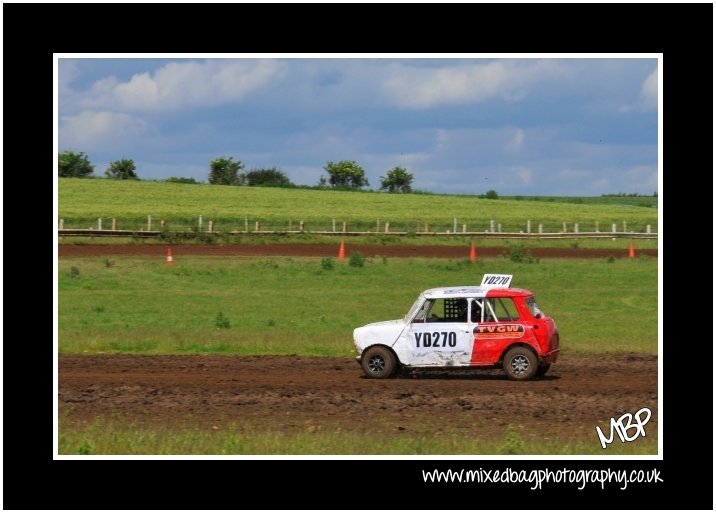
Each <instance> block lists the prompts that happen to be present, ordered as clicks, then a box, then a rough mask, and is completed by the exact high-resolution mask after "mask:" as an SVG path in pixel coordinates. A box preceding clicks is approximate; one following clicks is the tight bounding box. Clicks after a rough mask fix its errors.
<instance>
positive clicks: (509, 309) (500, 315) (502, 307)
mask: <svg viewBox="0 0 716 513" xmlns="http://www.w3.org/2000/svg"><path fill="white" fill-rule="evenodd" d="M490 303H491V306H492V309H493V310H494V313H495V319H494V320H495V321H497V322H504V321H516V320H518V319H519V318H520V314H519V313H518V312H517V307H516V306H515V302H514V301H513V300H512V298H509V297H500V298H495V299H491V300H490Z"/></svg>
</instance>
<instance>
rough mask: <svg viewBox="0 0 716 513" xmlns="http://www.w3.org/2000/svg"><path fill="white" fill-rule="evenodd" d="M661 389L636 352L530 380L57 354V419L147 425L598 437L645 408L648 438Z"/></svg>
mask: <svg viewBox="0 0 716 513" xmlns="http://www.w3.org/2000/svg"><path fill="white" fill-rule="evenodd" d="M657 390H658V389H657V357H656V356H645V355H636V354H625V355H601V356H594V357H576V356H569V357H567V356H563V357H561V358H560V360H559V361H558V362H557V363H556V364H554V365H553V366H552V369H551V370H550V371H549V372H548V373H547V375H546V376H545V377H543V378H541V379H539V380H535V381H529V382H515V381H509V380H507V379H506V378H505V377H504V375H503V374H502V373H501V372H500V371H497V370H482V371H453V372H445V371H423V372H417V373H415V372H414V373H412V374H408V375H405V376H404V377H399V378H394V379H388V380H373V379H366V378H364V377H363V374H362V371H361V369H360V367H359V366H358V364H357V363H356V362H355V361H354V360H352V359H350V358H332V357H298V356H248V357H247V356H129V355H91V356H90V355H60V357H59V409H60V416H61V418H62V419H63V425H65V426H69V425H73V424H75V425H80V424H84V423H85V422H88V421H92V420H93V419H95V418H97V417H101V418H104V419H113V418H114V419H125V420H130V421H132V422H133V423H135V424H136V425H137V426H146V427H191V428H199V429H206V430H223V429H239V430H241V429H252V430H257V429H258V430H267V429H270V430H276V431H282V432H287V433H291V432H315V431H324V430H327V431H330V432H336V431H339V430H341V431H352V432H371V433H383V434H391V433H399V432H406V433H411V434H413V435H418V434H427V435H433V436H439V435H440V434H441V433H442V432H443V431H445V430H448V431H450V430H459V431H460V432H461V433H463V434H465V435H474V436H477V437H480V438H486V437H495V438H500V437H502V436H504V434H505V430H506V427H507V426H508V425H510V424H512V425H514V426H516V427H518V428H520V430H521V431H522V432H524V433H530V434H531V435H530V436H533V437H537V438H539V437H540V436H541V435H540V434H541V433H544V434H547V435H548V438H549V439H552V440H554V439H555V438H567V439H568V438H571V437H576V438H582V439H583V438H585V437H590V436H594V438H595V443H598V441H597V438H596V431H595V426H597V425H599V426H600V427H601V428H602V429H603V430H607V429H608V427H609V426H608V422H609V419H610V418H611V417H618V416H620V415H622V414H623V413H625V412H632V413H635V412H637V411H638V410H639V409H641V408H643V407H648V408H650V409H651V411H652V417H651V421H650V422H649V423H648V425H647V426H646V431H647V435H650V436H656V433H657V431H656V430H657V420H656V419H657ZM607 433H608V431H607Z"/></svg>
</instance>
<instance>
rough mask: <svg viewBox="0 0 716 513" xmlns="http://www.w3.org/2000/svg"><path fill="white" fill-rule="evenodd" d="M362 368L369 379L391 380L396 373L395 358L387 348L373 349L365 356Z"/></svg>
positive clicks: (378, 347)
mask: <svg viewBox="0 0 716 513" xmlns="http://www.w3.org/2000/svg"><path fill="white" fill-rule="evenodd" d="M361 367H363V372H365V375H366V376H368V377H369V378H378V379H380V378H389V377H390V376H392V375H393V372H394V371H395V356H393V353H392V352H391V351H390V350H389V349H388V348H386V347H381V346H375V347H371V348H369V349H368V350H367V351H366V352H365V354H364V355H363V358H362V359H361Z"/></svg>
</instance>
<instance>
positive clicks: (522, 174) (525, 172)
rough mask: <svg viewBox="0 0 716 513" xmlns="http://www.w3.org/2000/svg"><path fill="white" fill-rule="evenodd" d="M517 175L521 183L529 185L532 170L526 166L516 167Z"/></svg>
mask: <svg viewBox="0 0 716 513" xmlns="http://www.w3.org/2000/svg"><path fill="white" fill-rule="evenodd" d="M517 177H518V178H519V179H520V181H521V182H522V185H529V184H531V183H532V170H531V169H529V168H526V167H525V168H521V169H518V170H517Z"/></svg>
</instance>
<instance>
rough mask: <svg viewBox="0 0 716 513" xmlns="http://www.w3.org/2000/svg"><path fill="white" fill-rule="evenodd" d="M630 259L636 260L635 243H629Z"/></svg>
mask: <svg viewBox="0 0 716 513" xmlns="http://www.w3.org/2000/svg"><path fill="white" fill-rule="evenodd" d="M629 258H634V241H633V240H632V241H629Z"/></svg>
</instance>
